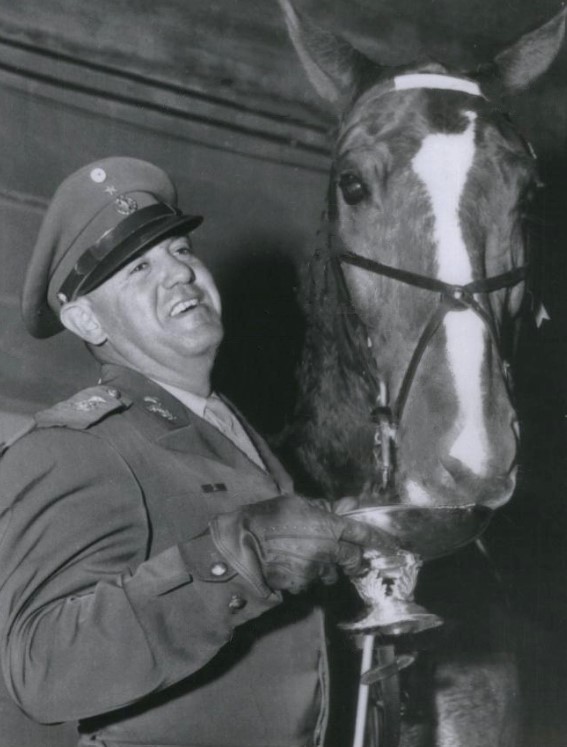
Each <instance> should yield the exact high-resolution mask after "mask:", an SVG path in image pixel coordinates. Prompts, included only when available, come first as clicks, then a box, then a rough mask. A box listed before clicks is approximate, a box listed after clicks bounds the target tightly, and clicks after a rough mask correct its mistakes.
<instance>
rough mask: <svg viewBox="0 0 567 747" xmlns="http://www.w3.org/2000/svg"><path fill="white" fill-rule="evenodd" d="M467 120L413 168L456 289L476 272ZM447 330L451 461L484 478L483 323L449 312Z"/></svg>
mask: <svg viewBox="0 0 567 747" xmlns="http://www.w3.org/2000/svg"><path fill="white" fill-rule="evenodd" d="M466 117H467V118H468V120H469V125H468V127H467V129H466V130H465V131H464V132H462V133H459V134H457V135H453V134H442V133H437V134H433V135H428V136H427V137H425V138H424V140H423V143H422V145H421V148H420V150H419V151H418V153H417V154H416V155H415V157H414V159H413V164H412V166H413V170H414V171H415V173H416V174H417V175H418V176H419V178H420V179H421V180H422V182H423V183H424V185H425V187H426V188H427V192H428V194H429V198H430V200H431V205H432V208H433V215H434V219H435V227H434V239H435V243H436V246H437V268H438V269H437V277H438V278H439V279H440V280H443V281H445V282H447V283H454V284H455V285H464V284H466V283H468V282H470V281H471V280H472V266H471V262H470V258H469V254H468V252H467V248H466V245H465V241H464V237H463V232H462V227H461V222H460V218H459V205H460V201H461V197H462V194H463V191H464V188H465V184H466V181H467V177H468V174H469V171H470V169H471V167H472V164H473V160H474V154H475V143H474V136H475V119H476V114H474V113H473V112H466ZM443 324H444V327H445V332H446V336H447V358H448V362H449V368H450V370H451V374H452V377H453V382H454V386H455V391H456V396H457V401H458V408H459V410H458V416H457V417H458V420H457V423H456V427H457V437H456V439H455V441H454V442H453V444H452V445H451V449H450V452H449V456H451V457H453V458H455V459H457V460H459V461H460V462H461V463H462V464H464V465H466V466H467V467H468V469H470V470H472V471H473V472H474V473H476V474H478V475H482V474H484V473H485V470H486V466H487V460H488V453H489V451H488V438H487V433H486V426H485V422H484V415H483V398H482V380H481V374H482V365H483V360H484V355H485V348H486V344H487V340H486V330H485V328H484V324H483V322H482V321H481V319H479V317H478V316H477V315H476V314H475V313H474V312H473V311H470V310H466V311H454V312H449V313H448V314H447V315H446V316H445V319H444V322H443Z"/></svg>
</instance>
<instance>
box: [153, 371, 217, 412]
mask: <svg viewBox="0 0 567 747" xmlns="http://www.w3.org/2000/svg"><path fill="white" fill-rule="evenodd" d="M153 381H155V383H156V384H158V385H159V386H161V387H162V389H165V390H166V392H169V393H170V394H171V395H173V396H174V397H175V398H176V399H178V400H179V401H180V402H181V404H183V405H185V407H187V408H188V409H189V410H191V412H194V413H195V415H198V416H199V417H200V418H202V417H204V415H205V408H206V406H207V403H208V401H209V397H200V396H199V395H198V394H194V393H193V392H188V391H187V390H186V389H180V388H179V387H177V386H171V384H164V383H163V381H158V380H157V379H153ZM210 397H211V398H212V397H216V395H215V394H214V393H213V394H211V395H210Z"/></svg>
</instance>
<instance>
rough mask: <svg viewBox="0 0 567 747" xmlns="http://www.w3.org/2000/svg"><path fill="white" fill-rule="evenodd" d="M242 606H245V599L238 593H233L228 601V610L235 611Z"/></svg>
mask: <svg viewBox="0 0 567 747" xmlns="http://www.w3.org/2000/svg"><path fill="white" fill-rule="evenodd" d="M243 607H246V599H244V597H241V596H240V594H233V595H232V596H231V598H230V601H229V603H228V608H229V610H232V611H233V612H236V611H237V610H241V609H242V608H243Z"/></svg>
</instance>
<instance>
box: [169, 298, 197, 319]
mask: <svg viewBox="0 0 567 747" xmlns="http://www.w3.org/2000/svg"><path fill="white" fill-rule="evenodd" d="M199 303H200V302H199V299H197V298H191V299H190V300H187V301H178V302H177V303H176V304H175V305H174V307H173V308H172V309H171V311H170V312H169V316H172V317H177V316H181V315H182V314H186V313H187V312H188V311H192V310H193V309H194V308H196V307H197V306H198V305H199Z"/></svg>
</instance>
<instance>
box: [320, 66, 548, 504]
mask: <svg viewBox="0 0 567 747" xmlns="http://www.w3.org/2000/svg"><path fill="white" fill-rule="evenodd" d="M406 79H407V80H406ZM394 87H395V89H396V90H407V89H408V88H436V89H445V90H447V89H450V90H457V91H461V92H464V93H468V94H470V95H476V96H482V93H481V92H480V90H479V89H478V87H477V86H476V84H474V83H472V82H471V81H467V80H465V79H460V78H452V77H449V76H442V75H429V74H412V75H406V76H398V77H397V78H395V79H394ZM384 93H385V91H384V90H382V91H380V92H379V93H377V94H375V95H373V96H372V97H371V100H373V99H374V98H378V97H379V96H381V95H383V94H384ZM530 155H532V156H533V151H532V150H531V149H530ZM331 257H332V259H331V266H332V269H333V272H334V274H335V277H336V279H337V281H338V288H339V295H340V296H342V297H343V299H346V300H347V302H348V304H349V305H350V307H351V308H353V305H352V302H351V300H350V293H349V291H348V286H347V284H346V280H345V278H344V274H343V271H342V266H341V264H342V263H345V264H349V265H352V266H354V267H358V268H359V269H362V270H365V271H367V272H371V273H373V274H375V275H381V276H383V277H387V278H391V279H392V280H396V281H398V282H400V283H404V284H406V285H410V286H413V287H414V288H420V289H422V290H427V291H431V292H433V293H438V294H439V303H438V305H437V306H436V308H435V310H434V312H433V313H432V315H431V316H430V317H429V319H428V321H427V322H426V324H425V327H424V328H423V331H422V333H421V335H420V337H419V339H418V342H417V345H416V347H415V350H414V351H413V354H412V356H411V359H410V362H409V365H408V367H407V369H406V371H405V374H404V376H403V379H402V383H401V385H400V388H399V391H398V394H397V397H396V399H395V402H394V404H393V406H390V405H389V403H388V400H389V397H388V392H387V390H386V386H385V383H384V382H383V381H382V380H381V379H380V376H379V372H378V370H377V367H376V362H375V359H374V356H372V355H362V354H361V355H360V358H361V363H362V367H363V369H362V370H363V371H364V372H365V378H366V380H367V382H368V384H369V386H370V387H371V388H372V389H373V396H374V402H375V406H374V408H373V410H372V421H373V423H374V426H375V431H374V460H375V465H376V469H377V471H378V473H379V474H380V483H381V484H380V490H381V491H382V492H383V491H385V490H386V489H387V488H388V487H389V486H390V484H391V482H392V480H393V474H394V468H395V466H394V464H393V450H394V447H395V444H396V436H397V432H398V428H399V424H400V421H401V418H402V414H403V411H404V407H405V404H406V402H407V399H408V396H409V392H410V389H411V387H412V384H413V382H414V381H415V377H416V373H417V370H418V367H419V363H420V361H421V359H422V358H423V355H424V353H425V351H426V349H427V346H428V344H429V342H430V341H431V339H432V338H433V336H434V334H435V332H436V331H437V329H438V328H439V326H440V324H441V322H442V321H443V319H444V318H445V315H446V314H447V313H448V312H450V311H465V310H471V311H473V312H474V313H475V314H477V316H478V317H479V318H480V319H481V320H482V321H483V322H484V324H485V326H486V328H487V329H488V331H489V333H490V336H491V338H492V340H493V342H494V346H495V349H496V351H497V353H498V359H499V362H500V367H501V371H502V377H503V380H504V382H505V383H506V385H507V386H508V387H509V380H510V366H509V363H508V362H507V361H506V360H505V358H504V356H503V355H502V349H501V345H500V338H499V334H498V330H497V328H496V324H495V322H494V320H493V318H492V317H491V315H490V314H489V313H488V312H487V311H486V310H485V309H484V308H483V307H482V306H481V305H480V303H479V302H478V300H477V299H476V298H475V295H476V294H479V293H482V294H488V293H493V292H494V291H498V290H502V289H504V288H512V287H514V286H516V285H518V284H519V283H521V282H522V281H524V280H525V279H526V277H527V272H528V268H527V266H522V267H517V268H514V269H512V270H509V271H508V272H504V273H501V274H499V275H494V276H493V277H489V278H479V279H477V280H472V281H471V282H469V283H466V284H465V285H454V284H451V283H446V282H444V281H442V280H439V279H437V278H432V277H428V276H427V275H419V274H417V273H414V272H408V271H407V270H402V269H398V268H396V267H391V266H390V265H385V264H382V263H381V262H377V261H376V260H373V259H370V258H368V257H364V256H362V255H360V254H356V253H354V252H351V251H341V252H334V253H331ZM355 314H356V312H355ZM356 317H357V321H358V322H360V324H362V321H361V320H360V318H359V317H358V315H356ZM368 346H369V347H371V342H370V338H368Z"/></svg>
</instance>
